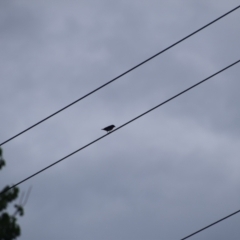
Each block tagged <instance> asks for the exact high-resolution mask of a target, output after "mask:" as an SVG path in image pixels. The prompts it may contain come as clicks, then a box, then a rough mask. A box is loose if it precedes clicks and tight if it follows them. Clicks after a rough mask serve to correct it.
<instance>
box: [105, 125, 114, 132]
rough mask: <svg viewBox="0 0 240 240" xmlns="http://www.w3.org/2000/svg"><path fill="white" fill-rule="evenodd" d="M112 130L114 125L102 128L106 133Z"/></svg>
mask: <svg viewBox="0 0 240 240" xmlns="http://www.w3.org/2000/svg"><path fill="white" fill-rule="evenodd" d="M114 128H115V126H114V125H110V126H107V127H105V128H103V129H102V130H104V131H106V132H110V131H112V130H113V129H114Z"/></svg>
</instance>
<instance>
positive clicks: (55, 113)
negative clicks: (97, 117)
mask: <svg viewBox="0 0 240 240" xmlns="http://www.w3.org/2000/svg"><path fill="white" fill-rule="evenodd" d="M238 8H240V5H238V6H237V7H235V8H233V9H232V10H230V11H228V12H227V13H225V14H223V15H221V16H220V17H218V18H216V19H215V20H213V21H211V22H209V23H208V24H206V25H204V26H203V27H201V28H199V29H198V30H196V31H194V32H192V33H191V34H189V35H187V36H186V37H184V38H182V39H181V40H179V41H177V42H175V43H173V44H172V45H170V46H169V47H167V48H165V49H163V50H162V51H160V52H158V53H156V54H155V55H153V56H151V57H149V58H148V59H146V60H144V61H143V62H141V63H139V64H137V65H136V66H134V67H132V68H130V69H129V70H127V71H125V72H124V73H122V74H120V75H118V76H117V77H115V78H113V79H112V80H110V81H108V82H107V83H105V84H103V85H101V86H100V87H98V88H96V89H94V90H93V91H91V92H89V93H87V94H86V95H84V96H82V97H81V98H79V99H77V100H75V101H74V102H72V103H70V104H68V105H67V106H65V107H63V108H61V109H60V110H58V111H56V112H54V113H52V114H51V115H49V116H47V117H45V118H44V119H42V120H40V121H39V122H37V123H35V124H33V125H32V126H30V127H28V128H26V129H25V130H23V131H21V132H19V133H18V134H16V135H14V136H12V137H10V138H9V139H7V140H5V141H3V142H2V143H1V144H0V146H2V145H4V144H6V143H7V142H9V141H11V140H13V139H14V138H16V137H18V136H20V135H22V134H23V133H25V132H27V131H29V130H30V129H32V128H34V127H36V126H37V125H39V124H41V123H43V122H45V121H46V120H48V119H49V118H51V117H53V116H55V115H57V114H58V113H60V112H62V111H63V110H65V109H67V108H69V107H70V106H72V105H74V104H75V103H77V102H79V101H81V100H83V99H84V98H86V97H88V96H90V95H91V94H93V93H94V92H96V91H98V90H100V89H101V88H103V87H105V86H107V85H108V84H110V83H112V82H114V81H116V80H117V79H119V78H121V77H122V76H124V75H126V74H128V73H129V72H131V71H133V70H134V69H136V68H138V67H140V66H141V65H143V64H145V63H147V62H148V61H150V60H152V59H153V58H155V57H157V56H158V55H160V54H162V53H164V52H166V51H167V50H169V49H170V48H172V47H174V46H176V45H177V44H179V43H181V42H183V41H184V40H186V39H187V38H189V37H191V36H193V35H195V34H196V33H198V32H200V31H201V30H203V29H204V28H207V27H208V26H210V25H212V24H213V23H215V22H217V21H218V20H220V19H221V18H224V17H225V16H227V15H228V14H230V13H232V12H234V11H235V10H237V9H238Z"/></svg>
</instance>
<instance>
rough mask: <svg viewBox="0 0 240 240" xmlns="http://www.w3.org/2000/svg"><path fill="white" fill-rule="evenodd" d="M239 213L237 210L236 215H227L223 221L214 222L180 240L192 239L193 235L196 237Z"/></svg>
mask: <svg viewBox="0 0 240 240" xmlns="http://www.w3.org/2000/svg"><path fill="white" fill-rule="evenodd" d="M239 212H240V209H239V210H237V211H236V212H234V213H231V214H229V215H227V216H226V217H224V218H221V219H219V220H217V221H216V222H213V223H211V224H209V225H207V226H206V227H204V228H201V229H200V230H198V231H196V232H194V233H192V234H190V235H188V236H186V237H184V238H181V239H180V240H185V239H187V238H190V237H192V236H193V235H196V234H198V233H200V232H202V231H204V230H206V229H207V228H210V227H212V226H213V225H215V224H217V223H219V222H221V221H223V220H225V219H227V218H229V217H232V216H233V215H235V214H237V213H239Z"/></svg>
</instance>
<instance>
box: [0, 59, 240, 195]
mask: <svg viewBox="0 0 240 240" xmlns="http://www.w3.org/2000/svg"><path fill="white" fill-rule="evenodd" d="M239 62H240V59H239V60H238V61H236V62H234V63H232V64H230V65H228V66H227V67H225V68H223V69H221V70H220V71H218V72H216V73H214V74H212V75H211V76H209V77H207V78H205V79H203V80H202V81H200V82H198V83H196V84H194V85H192V86H191V87H189V88H187V89H185V90H183V91H182V92H180V93H178V94H176V95H174V96H173V97H171V98H169V99H167V100H166V101H164V102H162V103H160V104H158V105H157V106H155V107H153V108H151V109H150V110H148V111H146V112H144V113H142V114H140V115H138V116H137V117H135V118H133V119H131V120H130V121H128V122H126V123H124V124H122V125H121V126H119V127H118V128H116V129H114V130H112V131H111V132H109V133H107V134H105V135H103V136H102V137H99V138H97V139H95V140H94V141H92V142H90V143H88V144H86V145H85V146H83V147H81V148H79V149H77V150H76V151H74V152H72V153H70V154H68V155H67V156H65V157H63V158H61V159H59V160H58V161H56V162H54V163H52V164H50V165H48V166H47V167H45V168H43V169H41V170H39V171H38V172H36V173H34V174H32V175H30V176H29V177H27V178H25V179H23V180H22V181H20V182H18V183H16V184H14V185H12V186H11V187H9V188H7V189H6V190H4V191H2V192H0V196H1V194H4V193H5V192H7V191H8V190H10V189H12V188H14V187H16V186H18V185H20V184H21V183H23V182H25V181H27V180H29V179H30V178H32V177H34V176H36V175H38V174H39V173H41V172H43V171H45V170H47V169H48V168H50V167H52V166H54V165H56V164H57V163H59V162H61V161H63V160H65V159H66V158H68V157H70V156H72V155H74V154H75V153H77V152H79V151H81V150H83V149H84V148H86V147H88V146H90V145H92V144H93V143H95V142H97V141H99V140H101V139H102V138H105V137H106V136H108V135H109V134H112V133H113V132H115V131H117V130H119V129H120V128H122V127H124V126H126V125H128V124H129V123H131V122H133V121H135V120H137V119H138V118H140V117H143V116H144V115H146V114H148V113H150V112H151V111H153V110H155V109H156V108H158V107H160V106H162V105H164V104H166V103H167V102H170V101H171V100H173V99H174V98H177V97H179V96H180V95H182V94H184V93H185V92H187V91H189V90H191V89H192V88H195V87H196V86H198V85H200V84H202V83H204V82H206V81H207V80H209V79H210V78H212V77H214V76H216V75H218V74H219V73H221V72H223V71H225V70H227V69H228V68H230V67H232V66H234V65H235V64H237V63H239Z"/></svg>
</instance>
